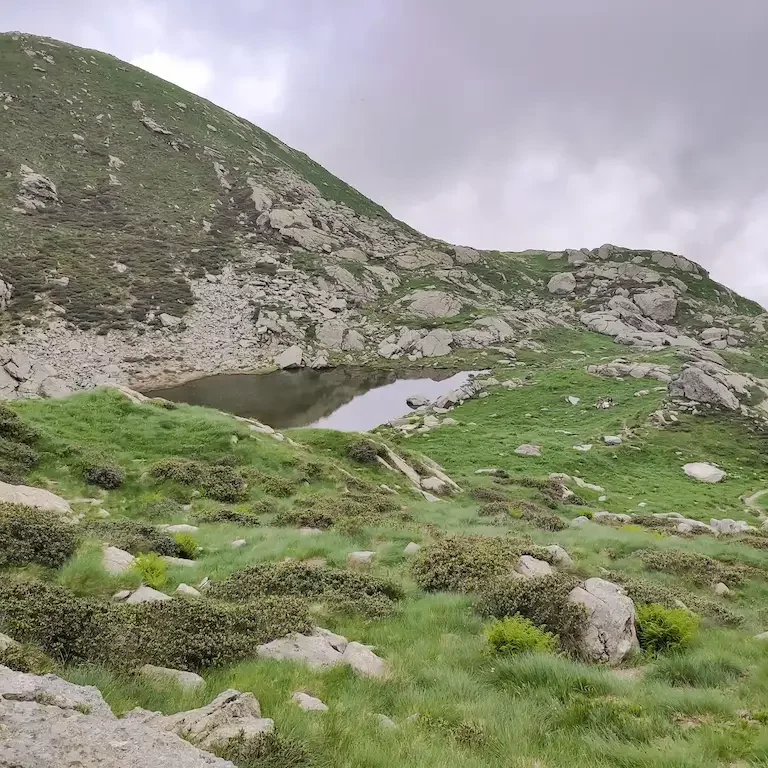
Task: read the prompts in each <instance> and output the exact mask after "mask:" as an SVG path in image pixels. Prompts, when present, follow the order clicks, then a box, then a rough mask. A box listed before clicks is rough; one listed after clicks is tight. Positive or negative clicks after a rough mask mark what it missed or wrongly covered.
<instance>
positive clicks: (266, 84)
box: [230, 51, 288, 122]
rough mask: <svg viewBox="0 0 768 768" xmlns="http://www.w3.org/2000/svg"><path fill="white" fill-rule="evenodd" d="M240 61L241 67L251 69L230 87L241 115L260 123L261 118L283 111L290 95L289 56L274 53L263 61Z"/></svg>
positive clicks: (265, 56) (262, 59)
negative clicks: (288, 87) (288, 80)
mask: <svg viewBox="0 0 768 768" xmlns="http://www.w3.org/2000/svg"><path fill="white" fill-rule="evenodd" d="M237 58H238V59H240V66H241V67H243V68H246V69H248V70H250V71H248V72H247V73H246V74H242V75H240V76H239V77H236V78H235V80H234V81H233V83H232V84H231V86H230V87H231V89H232V98H231V100H232V101H234V103H235V104H237V107H238V111H239V113H240V114H242V115H243V116H244V117H248V118H250V119H252V120H254V122H258V119H259V118H260V117H263V116H269V115H274V114H277V113H278V112H280V111H281V110H282V108H283V104H284V100H285V95H286V84H287V83H286V81H287V70H288V54H287V53H286V52H285V51H272V52H269V53H267V54H265V55H263V56H262V57H260V59H259V60H253V59H250V58H246V57H237Z"/></svg>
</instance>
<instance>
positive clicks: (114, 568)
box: [101, 546, 136, 576]
mask: <svg viewBox="0 0 768 768" xmlns="http://www.w3.org/2000/svg"><path fill="white" fill-rule="evenodd" d="M101 562H102V566H103V568H104V570H105V571H106V572H107V573H109V574H110V575H112V576H119V575H120V574H121V573H128V571H130V570H131V568H133V566H134V565H136V558H135V557H134V556H133V555H132V554H131V553H130V552H126V551H125V550H124V549H118V548H117V547H107V546H105V547H104V554H103V556H102V560H101Z"/></svg>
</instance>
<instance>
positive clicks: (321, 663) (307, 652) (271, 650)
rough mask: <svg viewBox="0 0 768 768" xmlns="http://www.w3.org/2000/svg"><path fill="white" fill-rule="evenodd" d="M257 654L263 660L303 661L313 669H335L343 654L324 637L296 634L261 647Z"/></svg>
mask: <svg viewBox="0 0 768 768" xmlns="http://www.w3.org/2000/svg"><path fill="white" fill-rule="evenodd" d="M256 654H257V656H258V657H259V658H261V659H277V660H280V661H303V662H304V663H305V664H307V666H309V667H311V668H312V669H323V668H325V667H333V666H336V664H340V663H341V653H339V651H337V650H336V648H334V647H333V646H332V645H331V644H330V643H329V642H328V640H327V638H325V637H322V636H312V635H302V634H300V633H296V634H293V635H289V636H288V637H281V638H278V639H277V640H272V642H269V643H265V644H264V645H260V646H259V647H258V648H257V649H256Z"/></svg>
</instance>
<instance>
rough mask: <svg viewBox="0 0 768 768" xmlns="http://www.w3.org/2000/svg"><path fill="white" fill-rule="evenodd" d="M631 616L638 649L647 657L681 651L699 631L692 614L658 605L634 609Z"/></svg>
mask: <svg viewBox="0 0 768 768" xmlns="http://www.w3.org/2000/svg"><path fill="white" fill-rule="evenodd" d="M635 616H636V623H637V638H638V640H639V641H640V647H641V648H642V649H643V650H644V651H647V652H648V653H651V654H657V653H664V652H665V651H671V650H675V649H677V648H685V647H686V646H688V645H690V644H691V642H692V641H693V638H694V637H695V636H696V630H697V629H698V627H699V618H698V616H696V614H694V613H691V612H690V611H684V610H683V609H682V608H665V607H664V606H663V605H659V604H658V603H646V604H644V605H638V606H637V610H636V613H635Z"/></svg>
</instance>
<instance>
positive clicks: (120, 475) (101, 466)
mask: <svg viewBox="0 0 768 768" xmlns="http://www.w3.org/2000/svg"><path fill="white" fill-rule="evenodd" d="M80 466H81V469H82V473H83V480H85V482H86V483H88V484H89V485H96V486H98V487H99V488H104V489H105V490H107V491H111V490H114V489H115V488H119V487H120V486H121V485H122V484H123V483H124V482H125V470H124V469H122V467H120V466H119V465H118V464H117V463H116V462H115V461H114V460H112V459H110V458H109V457H108V456H103V455H88V456H85V457H84V458H82V459H81V461H80Z"/></svg>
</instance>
